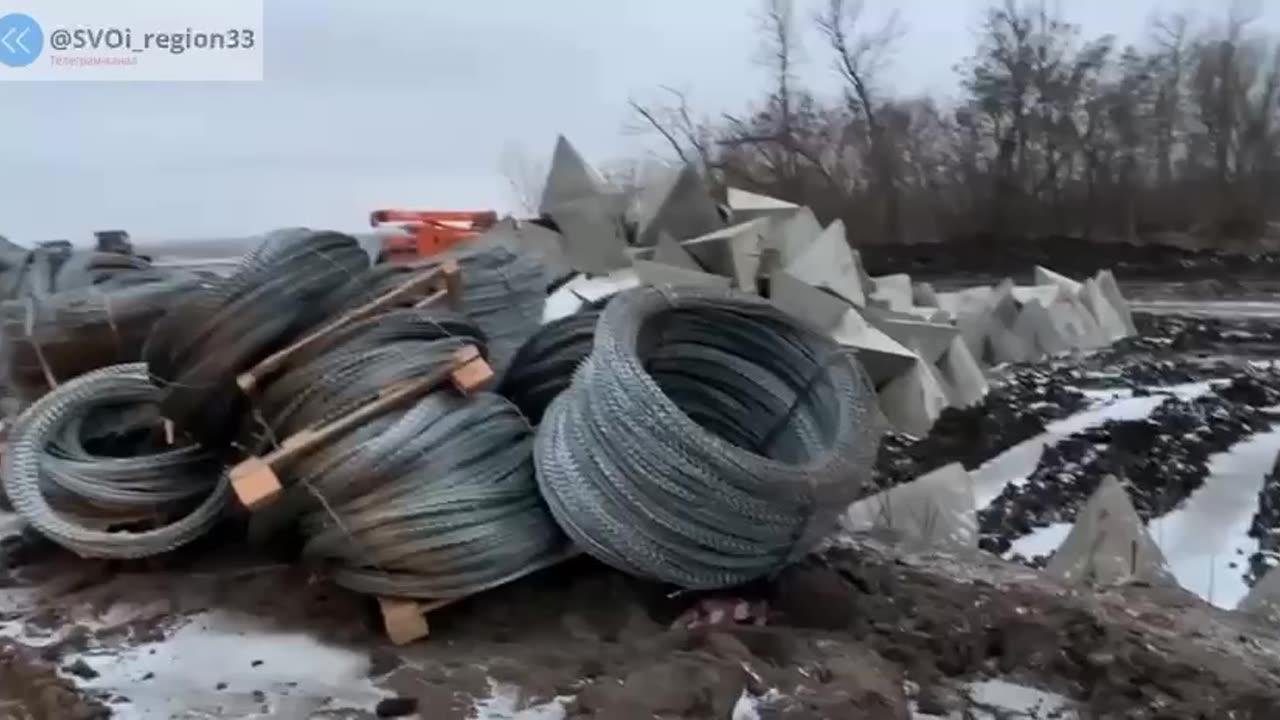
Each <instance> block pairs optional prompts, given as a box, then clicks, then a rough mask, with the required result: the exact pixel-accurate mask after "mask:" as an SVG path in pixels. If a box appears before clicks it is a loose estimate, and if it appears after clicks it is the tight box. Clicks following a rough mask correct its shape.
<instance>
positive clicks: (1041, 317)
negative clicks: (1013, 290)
mask: <svg viewBox="0 0 1280 720" xmlns="http://www.w3.org/2000/svg"><path fill="white" fill-rule="evenodd" d="M1055 304H1056V303H1055ZM1014 332H1015V333H1017V335H1018V336H1019V337H1021V338H1023V340H1024V341H1025V342H1027V343H1028V344H1029V345H1030V346H1031V347H1033V348H1034V349H1035V352H1036V354H1038V355H1042V356H1043V355H1061V354H1063V353H1067V352H1070V351H1071V350H1072V349H1073V347H1072V346H1071V345H1070V344H1069V343H1068V342H1067V339H1066V338H1064V337H1063V336H1062V334H1061V333H1060V332H1058V327H1057V325H1055V324H1054V322H1053V318H1052V317H1050V315H1049V311H1048V310H1047V309H1046V308H1045V306H1044V305H1042V304H1041V303H1040V301H1039V300H1035V299H1032V300H1028V301H1027V302H1025V303H1023V305H1022V310H1021V311H1020V312H1019V314H1018V320H1017V322H1016V323H1014Z"/></svg>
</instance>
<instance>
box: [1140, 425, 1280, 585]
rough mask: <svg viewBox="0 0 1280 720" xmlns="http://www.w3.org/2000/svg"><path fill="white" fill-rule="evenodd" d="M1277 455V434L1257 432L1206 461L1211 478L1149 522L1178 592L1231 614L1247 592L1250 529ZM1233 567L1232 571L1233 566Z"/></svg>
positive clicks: (1279, 442)
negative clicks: (1183, 590) (1191, 594)
mask: <svg viewBox="0 0 1280 720" xmlns="http://www.w3.org/2000/svg"><path fill="white" fill-rule="evenodd" d="M1277 453H1280V429H1273V430H1270V431H1268V432H1264V433H1259V434H1257V435H1254V436H1253V437H1251V438H1249V439H1248V440H1245V441H1243V442H1240V443H1238V444H1236V445H1235V446H1234V447H1232V448H1231V449H1230V450H1228V451H1226V452H1222V453H1217V454H1216V455H1214V456H1212V457H1211V458H1210V459H1209V476H1208V478H1206V480H1205V484H1204V485H1203V486H1202V487H1201V488H1200V489H1199V490H1196V492H1195V493H1193V494H1192V495H1191V496H1190V497H1189V498H1187V500H1186V502H1185V503H1184V504H1183V505H1182V506H1181V507H1179V508H1178V509H1177V510H1174V511H1173V512H1171V513H1168V514H1167V515H1165V516H1163V517H1161V518H1158V519H1156V520H1154V521H1152V522H1151V524H1150V525H1149V530H1150V532H1151V536H1152V537H1153V538H1154V539H1155V541H1156V544H1158V545H1159V546H1160V550H1161V551H1162V552H1163V553H1164V555H1165V559H1166V560H1167V561H1168V563H1169V569H1170V570H1171V571H1172V572H1173V575H1174V577H1176V578H1177V579H1178V583H1179V584H1181V585H1182V587H1184V588H1186V589H1187V590H1190V591H1191V592H1194V593H1196V594H1197V595H1199V596H1200V597H1202V598H1204V599H1205V600H1206V601H1208V602H1209V603H1212V604H1213V605H1217V606H1218V607H1221V608H1226V609H1234V608H1235V606H1236V604H1237V603H1238V602H1239V601H1240V600H1241V598H1243V597H1244V596H1245V594H1246V593H1247V592H1248V591H1249V588H1248V586H1247V585H1245V583H1244V577H1243V575H1244V572H1245V571H1246V570H1247V569H1248V559H1249V554H1250V553H1252V552H1253V551H1254V550H1256V549H1257V547H1256V542H1255V541H1254V540H1253V539H1252V538H1250V537H1249V535H1248V532H1249V525H1250V523H1251V522H1252V520H1253V514H1254V512H1255V511H1256V510H1257V507H1258V491H1259V490H1261V489H1262V483H1263V476H1265V475H1266V474H1267V473H1268V472H1270V471H1271V467H1272V464H1273V463H1274V462H1275V460H1276V455H1277ZM1231 564H1235V567H1231Z"/></svg>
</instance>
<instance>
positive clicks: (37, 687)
mask: <svg viewBox="0 0 1280 720" xmlns="http://www.w3.org/2000/svg"><path fill="white" fill-rule="evenodd" d="M10 702H11V703H14V704H16V705H17V711H15V710H14V709H13V708H12V707H10V708H9V709H6V705H8V703H10ZM10 712H14V714H12V715H10V714H7V713H10ZM17 712H23V713H25V714H17ZM0 717H6V718H8V717H13V718H22V717H30V718H34V719H35V720H46V719H47V720H102V719H104V718H109V717H111V710H110V709H109V708H108V707H107V706H105V705H103V704H102V703H100V702H97V701H96V700H92V699H89V698H86V697H84V696H83V695H82V694H81V693H80V692H79V691H77V690H76V687H75V684H74V683H72V682H71V681H70V680H66V679H63V678H61V677H59V676H58V671H57V668H56V667H55V666H54V665H53V664H52V663H50V662H48V661H46V660H44V659H43V658H42V657H41V656H40V654H39V652H38V651H37V650H35V649H33V648H29V647H25V646H23V645H19V644H17V643H12V642H8V641H0Z"/></svg>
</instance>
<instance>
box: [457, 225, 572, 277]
mask: <svg viewBox="0 0 1280 720" xmlns="http://www.w3.org/2000/svg"><path fill="white" fill-rule="evenodd" d="M473 243H474V244H475V245H476V246H477V247H482V246H483V247H487V246H490V245H501V246H505V247H509V248H512V249H514V250H518V251H519V252H523V253H525V254H527V255H529V256H530V257H532V258H534V259H535V260H537V261H538V264H539V265H541V266H542V267H543V269H544V270H546V278H547V284H548V285H550V284H552V283H553V282H555V281H556V280H560V279H562V278H565V277H568V276H569V275H572V274H573V273H574V268H573V265H572V264H571V263H570V262H569V257H568V255H567V254H566V253H565V244H564V236H562V235H561V234H560V233H558V232H556V231H555V230H552V229H550V228H547V227H543V226H542V225H538V224H537V223H532V222H519V221H517V220H515V219H514V218H503V219H502V220H501V221H499V222H498V224H497V225H494V226H493V227H491V228H489V229H488V230H486V231H485V232H484V233H483V234H481V235H480V236H479V237H477V238H476V239H475V240H474V241H473Z"/></svg>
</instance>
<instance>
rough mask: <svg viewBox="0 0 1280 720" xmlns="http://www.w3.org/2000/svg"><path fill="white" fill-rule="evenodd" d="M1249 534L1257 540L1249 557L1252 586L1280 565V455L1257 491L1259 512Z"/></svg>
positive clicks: (1249, 580)
mask: <svg viewBox="0 0 1280 720" xmlns="http://www.w3.org/2000/svg"><path fill="white" fill-rule="evenodd" d="M1249 537H1251V538H1253V539H1255V540H1257V541H1258V550H1257V552H1255V553H1253V554H1252V555H1250V556H1249V575H1248V577H1247V580H1248V582H1249V583H1250V585H1252V584H1253V583H1255V582H1257V581H1258V580H1260V579H1262V576H1263V575H1265V574H1266V573H1267V571H1268V570H1270V569H1271V568H1273V567H1276V566H1277V565H1280V457H1277V458H1276V462H1275V464H1274V465H1272V467H1271V472H1269V473H1267V476H1266V478H1265V479H1264V480H1263V483H1262V490H1260V491H1258V511H1257V512H1256V513H1254V515H1253V522H1252V523H1251V524H1250V526H1249Z"/></svg>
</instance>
